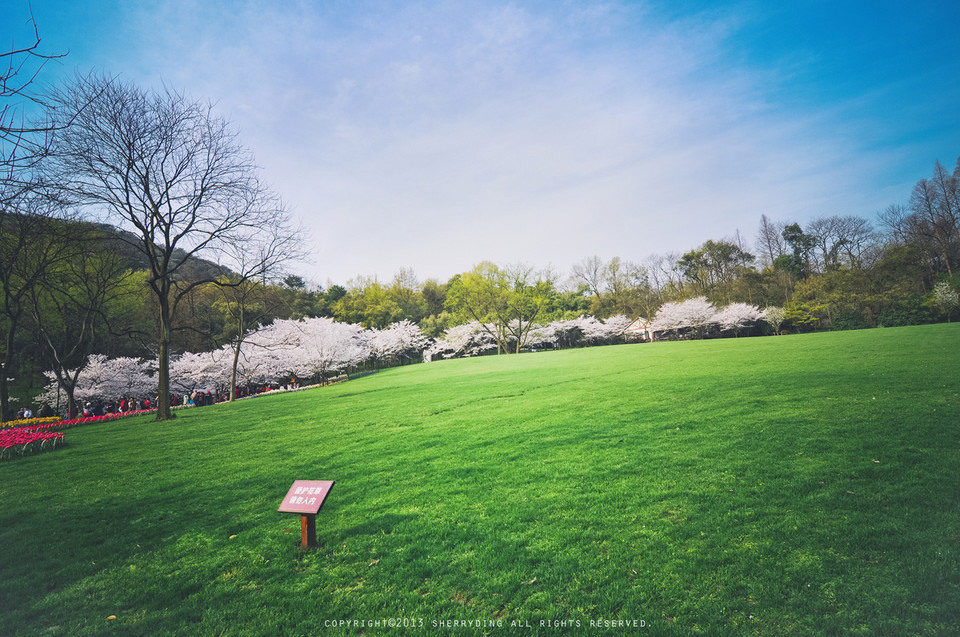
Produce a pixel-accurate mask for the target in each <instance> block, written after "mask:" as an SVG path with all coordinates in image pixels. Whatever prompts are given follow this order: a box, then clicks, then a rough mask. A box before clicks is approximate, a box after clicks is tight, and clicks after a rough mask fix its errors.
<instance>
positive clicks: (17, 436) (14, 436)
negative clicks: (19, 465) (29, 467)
mask: <svg viewBox="0 0 960 637" xmlns="http://www.w3.org/2000/svg"><path fill="white" fill-rule="evenodd" d="M44 426H45V425H40V427H44ZM34 429H35V427H22V428H18V429H2V430H0V460H6V459H9V458H13V457H14V456H25V455H27V454H31V453H40V452H41V451H47V450H50V449H56V448H57V447H60V446H62V445H63V434H62V433H60V432H54V431H34Z"/></svg>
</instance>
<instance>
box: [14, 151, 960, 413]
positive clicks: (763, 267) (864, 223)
mask: <svg viewBox="0 0 960 637" xmlns="http://www.w3.org/2000/svg"><path fill="white" fill-rule="evenodd" d="M958 183H960V161H958V166H957V168H956V169H955V170H954V171H953V172H948V171H947V170H946V169H945V168H944V167H943V166H942V165H941V164H940V163H939V162H938V163H937V164H936V165H935V167H934V172H933V176H932V177H931V178H929V179H921V180H920V181H918V182H917V184H916V186H915V187H914V190H913V192H912V194H911V196H910V199H909V203H908V204H907V205H905V206H900V205H894V206H890V207H889V208H888V209H886V210H885V211H883V212H882V213H881V214H880V215H879V217H878V219H877V223H876V225H875V224H874V223H873V222H871V221H870V220H868V219H864V218H861V217H855V216H849V215H828V216H822V217H819V218H816V219H813V220H812V221H810V222H807V223H805V224H803V225H801V224H799V223H796V222H792V221H787V220H771V219H769V218H767V217H766V216H765V215H761V217H760V220H759V223H758V229H757V233H756V236H755V237H754V240H753V241H752V242H749V241H747V240H746V239H745V238H744V237H743V236H742V235H741V234H739V233H737V234H735V235H734V236H733V237H732V238H725V239H714V240H709V241H706V242H704V243H703V244H702V245H700V246H698V247H697V248H695V249H692V250H690V251H688V252H685V253H668V254H662V255H652V256H650V257H648V258H647V259H645V260H643V261H639V262H634V261H627V260H623V259H620V258H616V257H615V258H613V259H610V260H603V259H601V258H599V257H589V258H586V259H583V260H582V261H580V262H579V263H577V264H576V265H574V266H573V268H572V269H571V271H570V272H568V273H564V274H561V273H557V272H553V271H550V270H540V269H536V268H534V267H531V266H529V265H523V264H512V265H506V266H499V265H496V264H493V263H489V262H484V263H481V264H478V265H477V266H475V267H474V268H473V269H471V270H470V271H468V272H463V273H460V274H457V275H455V276H453V277H451V278H450V279H449V280H446V281H437V280H433V279H428V280H426V281H420V280H418V279H417V277H416V275H415V273H414V272H412V271H411V270H408V269H401V270H400V271H399V272H398V273H397V274H396V276H394V277H393V278H392V279H390V280H389V281H380V280H378V279H376V278H371V277H358V278H356V279H353V280H351V281H347V282H345V284H343V285H330V286H328V287H326V288H324V287H320V286H316V285H309V284H307V283H306V282H305V280H304V279H303V278H302V277H301V276H298V275H296V274H289V273H288V274H285V275H282V276H280V275H278V276H276V277H275V278H261V279H260V280H254V279H250V278H247V279H244V280H242V281H240V282H238V283H235V284H227V285H205V286H197V287H195V288H194V289H192V290H190V291H189V292H188V293H187V294H185V295H184V303H183V308H182V311H181V312H180V313H179V314H178V316H177V322H176V325H175V329H174V331H173V335H172V337H171V350H172V353H173V354H174V355H177V354H180V353H183V352H203V351H212V350H216V349H218V348H222V347H224V346H225V345H227V344H231V343H232V344H236V343H238V342H241V341H242V340H243V339H244V338H245V336H246V335H247V334H249V333H251V332H253V331H254V330H256V329H257V328H258V327H260V326H263V325H269V324H271V323H273V322H275V321H277V320H285V319H293V320H296V319H302V318H318V317H327V318H332V319H334V320H336V321H338V322H341V323H348V324H357V325H360V326H362V327H364V328H374V329H384V328H387V327H389V326H390V325H392V324H395V323H399V322H401V321H405V320H406V321H410V322H412V323H414V324H416V325H418V326H419V327H420V330H421V332H422V333H423V335H424V336H426V337H430V338H436V339H440V338H441V337H443V336H444V334H446V333H447V332H448V330H450V328H453V327H455V326H461V325H465V324H468V323H472V324H474V325H480V326H482V329H483V330H485V334H484V337H485V338H489V339H490V343H491V344H493V345H495V346H496V348H497V350H498V351H503V352H509V351H516V350H517V349H518V348H519V344H520V343H527V342H529V340H530V332H531V330H536V329H537V327H538V326H542V325H546V324H548V323H550V322H552V321H563V320H571V319H575V318H577V317H580V316H583V315H589V316H594V317H597V318H600V319H606V318H608V317H612V316H620V315H624V316H627V317H632V318H638V317H646V318H651V319H652V318H653V317H654V316H655V315H656V314H657V311H658V309H659V308H660V307H661V306H663V305H664V304H665V303H675V302H678V301H683V300H687V299H694V298H698V297H706V299H707V300H708V301H709V302H711V303H713V304H714V305H716V306H718V307H720V306H728V305H730V304H734V303H747V304H751V305H755V306H759V307H760V308H767V307H782V308H783V309H784V316H785V318H784V322H783V325H782V326H781V330H782V331H786V330H793V331H810V330H817V329H854V328H865V327H875V326H897V325H909V324H919V323H929V322H935V321H947V320H952V319H953V318H955V317H956V315H957V312H958V309H960V308H958V305H960V300H958V295H957V287H958V283H960V275H958V274H957V268H958V265H960V193H958ZM2 224H3V232H2V234H0V239H2V242H0V247H2V250H3V253H2V255H0V263H2V265H3V267H2V268H0V270H2V272H0V277H2V278H3V280H4V281H7V280H11V279H14V278H17V277H18V276H19V277H20V279H21V280H22V279H24V278H30V277H32V280H33V282H34V284H33V285H31V286H21V287H22V290H21V294H20V296H18V297H13V296H12V295H11V294H10V293H9V292H8V290H12V289H13V287H15V286H9V285H5V286H4V297H3V301H4V317H3V319H2V320H3V321H4V323H3V325H4V326H7V327H8V326H9V325H10V324H11V323H12V322H13V321H16V322H17V329H16V330H15V332H14V333H13V334H12V336H13V341H11V342H13V344H14V346H13V347H12V348H8V349H5V352H6V353H8V354H9V352H11V351H15V352H22V356H20V358H19V360H18V361H12V360H11V361H10V364H11V365H13V366H15V367H16V368H17V369H16V371H15V372H14V373H13V374H10V376H13V377H14V378H16V379H17V381H15V382H20V385H18V386H17V387H16V389H19V390H20V391H15V392H14V393H15V394H20V395H23V396H24V397H25V398H26V397H27V396H29V395H31V394H30V392H33V393H34V394H35V393H36V389H37V387H39V386H41V385H42V384H43V382H44V379H43V377H42V370H47V369H51V368H53V369H57V368H59V369H63V370H71V369H76V368H77V367H78V366H79V364H81V363H82V360H85V359H86V356H87V355H88V354H89V353H92V352H97V353H103V354H108V355H110V356H134V357H136V356H140V357H144V358H153V357H155V356H156V348H155V345H154V344H155V342H156V336H157V334H156V331H157V327H156V326H157V321H156V314H157V312H158V308H157V302H156V296H155V295H148V294H145V293H144V291H145V287H146V286H147V285H148V280H149V278H150V276H151V275H150V272H149V271H148V270H144V269H136V263H135V262H131V261H130V259H129V258H127V259H124V258H123V257H122V256H121V255H120V253H119V252H118V251H117V250H116V248H115V241H116V236H115V235H114V234H113V233H111V232H109V231H107V230H106V229H105V228H104V227H103V226H101V225H95V224H85V223H78V222H72V221H65V220H53V219H50V218H48V217H44V216H43V215H19V216H17V215H6V216H4V217H3V220H2ZM38 224H45V228H40V227H39V225H38ZM39 237H45V238H44V239H42V240H40V239H38V238H39ZM17 238H19V240H18V241H15V240H13V239H17ZM195 261H196V260H195ZM44 263H46V264H47V265H46V266H45V267H41V266H44ZM31 267H32V268H33V270H35V271H36V272H34V273H33V274H31V273H30V272H29V270H30V268H31ZM212 267H213V266H212V265H211V264H209V263H200V262H195V263H194V265H193V269H194V270H196V271H198V272H200V271H205V272H206V275H207V276H209V275H210V272H209V270H210V269H211V268H212ZM219 276H220V278H221V279H222V282H224V283H229V282H230V277H231V276H233V275H232V274H231V273H230V272H229V271H227V270H225V271H223V272H221V273H220V275H219ZM190 281H191V279H190V278H189V277H185V278H183V279H181V280H180V282H179V285H180V286H181V287H187V286H189V285H190ZM17 309H19V311H15V310H17ZM10 336H11V334H10V331H9V330H7V337H8V338H9V337H10ZM24 380H25V381H26V382H23V381H24Z"/></svg>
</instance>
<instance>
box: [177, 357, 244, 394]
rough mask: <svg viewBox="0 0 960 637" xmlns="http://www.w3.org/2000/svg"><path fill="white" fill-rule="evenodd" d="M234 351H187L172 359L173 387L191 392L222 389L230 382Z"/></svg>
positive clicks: (184, 391)
mask: <svg viewBox="0 0 960 637" xmlns="http://www.w3.org/2000/svg"><path fill="white" fill-rule="evenodd" d="M231 354H232V352H231V351H230V350H228V349H227V348H220V349H217V350H214V351H212V352H186V353H184V354H182V355H181V356H180V357H179V358H176V359H173V360H171V361H170V385H171V387H173V388H175V389H177V390H178V391H181V392H183V393H185V394H189V393H191V392H193V391H194V390H204V391H214V390H216V391H218V392H219V391H220V390H222V389H224V388H225V387H227V386H228V385H229V383H230V364H231V358H232V355H231Z"/></svg>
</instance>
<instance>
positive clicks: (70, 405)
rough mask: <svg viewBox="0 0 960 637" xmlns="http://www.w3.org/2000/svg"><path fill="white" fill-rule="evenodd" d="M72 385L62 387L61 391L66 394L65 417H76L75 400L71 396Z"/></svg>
mask: <svg viewBox="0 0 960 637" xmlns="http://www.w3.org/2000/svg"><path fill="white" fill-rule="evenodd" d="M75 388H76V386H74V387H64V388H63V391H64V393H66V395H67V418H76V417H77V400H76V399H75V398H74V397H73V392H74V389H75Z"/></svg>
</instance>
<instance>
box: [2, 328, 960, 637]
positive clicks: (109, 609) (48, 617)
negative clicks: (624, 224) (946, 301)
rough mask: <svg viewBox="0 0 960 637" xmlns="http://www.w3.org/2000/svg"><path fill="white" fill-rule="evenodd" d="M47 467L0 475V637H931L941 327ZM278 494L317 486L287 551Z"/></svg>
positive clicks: (511, 371) (209, 421) (390, 403)
mask: <svg viewBox="0 0 960 637" xmlns="http://www.w3.org/2000/svg"><path fill="white" fill-rule="evenodd" d="M67 442H68V445H67V447H65V448H64V449H62V450H58V451H53V452H50V453H44V454H40V455H37V456H32V457H26V458H22V459H17V460H13V461H10V462H3V463H0V502H2V509H0V633H3V634H17V633H26V634H62V635H82V634H96V633H112V632H119V633H122V634H131V633H132V634H145V633H180V634H196V633H201V634H239V633H253V634H278V633H280V634H318V633H321V632H325V631H326V624H325V623H326V622H328V621H331V620H332V621H338V620H367V621H372V620H378V619H379V620H387V619H388V618H391V617H393V618H415V619H416V618H422V619H423V621H424V628H425V629H431V628H432V622H433V621H434V620H444V621H447V620H454V619H460V620H472V621H496V620H498V619H500V620H503V626H504V627H503V629H497V628H487V629H481V631H480V632H493V633H498V632H512V631H511V630H510V623H511V622H512V621H518V622H521V624H522V625H523V626H526V624H527V622H529V624H530V625H531V626H532V628H533V630H532V632H534V633H536V632H541V631H542V632H549V631H547V630H546V629H541V628H540V627H539V626H540V622H541V621H546V622H552V621H559V620H570V621H573V622H576V621H577V620H579V621H580V623H581V630H590V624H589V622H590V621H591V620H594V621H596V620H617V619H625V620H637V621H639V620H642V621H644V622H645V623H646V625H647V630H648V631H649V633H650V634H663V633H667V634H670V633H676V634H688V633H691V632H697V631H699V632H704V633H708V634H712V635H716V634H743V633H747V634H750V633H762V634H771V635H778V634H783V633H792V634H803V635H806V634H811V633H813V634H817V633H826V634H834V633H853V634H858V633H859V634H916V633H926V634H934V633H950V632H955V631H958V630H960V507H958V500H960V325H956V324H948V325H936V326H921V327H907V328H896V329H875V330H864V331H857V332H841V333H822V334H810V335H801V336H782V337H768V338H752V339H743V338H742V339H725V340H713V341H700V342H681V343H655V344H652V345H645V344H639V345H623V346H612V347H598V348H592V349H582V350H571V351H561V352H545V353H538V354H526V355H520V356H499V357H495V356H491V357H484V358H477V359H466V360H454V361H440V362H435V363H430V364H426V365H415V366H410V367H403V368H395V369H390V370H387V371H384V372H381V373H379V374H375V375H373V376H369V377H366V378H362V379H359V380H356V381H351V382H348V383H343V384H340V385H336V386H331V387H326V388H320V389H314V390H310V391H305V392H301V393H298V394H293V395H287V396H282V395H281V396H273V397H265V398H259V399H255V400H248V401H242V402H239V403H236V404H232V405H223V406H216V407H205V408H202V409H196V410H188V411H186V412H182V413H180V415H179V417H178V418H177V419H176V420H175V421H174V422H171V423H163V424H160V423H155V422H153V421H151V420H149V419H148V418H133V419H127V420H122V421H118V422H114V423H106V424H101V425H91V426H87V427H82V428H77V429H70V430H68V431H67ZM295 479H318V480H319V479H327V480H336V481H337V484H336V486H335V487H334V489H333V491H332V493H331V496H330V498H329V499H328V501H327V504H326V505H325V507H324V509H323V511H321V513H320V515H319V516H318V519H317V532H318V536H319V538H320V541H321V543H322V546H321V547H320V548H319V549H318V550H316V551H309V552H304V551H301V550H299V549H298V548H297V544H298V541H299V519H298V518H297V517H296V516H293V515H283V514H279V513H276V509H277V507H278V506H279V504H280V500H281V499H282V498H283V495H284V494H285V493H286V490H287V488H288V487H289V486H290V483H291V482H292V481H293V480H295ZM110 615H115V616H116V619H114V620H109V621H108V620H107V617H108V616H110ZM344 630H345V631H348V632H353V633H361V632H363V633H366V634H378V633H382V632H385V629H377V628H373V629H371V628H360V627H352V628H349V629H344ZM444 632H446V633H451V634H465V633H471V632H477V631H476V630H474V629H469V628H468V629H453V630H445V631H444ZM524 632H526V633H528V634H529V633H530V632H531V630H529V629H524ZM611 632H612V631H611ZM621 632H622V631H621Z"/></svg>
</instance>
